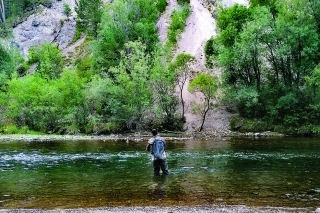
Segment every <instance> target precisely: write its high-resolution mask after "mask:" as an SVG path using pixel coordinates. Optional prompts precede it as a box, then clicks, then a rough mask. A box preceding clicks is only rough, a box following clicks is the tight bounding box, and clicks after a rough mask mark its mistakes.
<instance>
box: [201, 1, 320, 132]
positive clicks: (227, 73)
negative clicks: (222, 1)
mask: <svg viewBox="0 0 320 213" xmlns="http://www.w3.org/2000/svg"><path fill="white" fill-rule="evenodd" d="M319 14H320V2H319V1H317V0H310V1H309V0H299V1H298V0H285V1H281V2H278V1H257V0H255V1H251V6H250V7H249V8H246V7H244V6H239V5H235V6H233V7H231V8H222V9H220V11H219V14H218V19H217V25H218V27H219V30H220V32H219V35H218V36H217V37H216V38H214V39H211V40H210V43H208V44H207V47H206V54H207V57H208V58H210V59H209V60H207V63H208V64H209V65H212V64H214V62H215V61H218V65H220V66H222V67H223V76H224V83H225V86H226V87H227V88H228V91H229V93H228V95H229V98H230V100H232V102H234V101H235V103H236V107H237V111H238V112H239V113H240V115H241V116H243V117H245V118H250V119H259V120H261V121H263V122H265V124H266V126H270V127H271V129H273V130H282V128H286V130H289V131H291V132H297V133H301V132H303V133H308V134H309V133H319V127H318V123H317V121H318V120H319V119H320V117H319V116H320V114H319V104H318V103H319V96H318V94H319V89H320V88H319V87H318V85H317V83H316V82H317V80H316V79H317V73H318V70H319V68H318V66H319V62H320V57H319V56H320V49H319V48H320V37H319V35H320V34H319V32H320V31H319V29H320V28H319V26H320V25H319V23H320V22H319V20H320V19H319ZM277 127H278V128H277ZM299 131H300V132H299Z"/></svg>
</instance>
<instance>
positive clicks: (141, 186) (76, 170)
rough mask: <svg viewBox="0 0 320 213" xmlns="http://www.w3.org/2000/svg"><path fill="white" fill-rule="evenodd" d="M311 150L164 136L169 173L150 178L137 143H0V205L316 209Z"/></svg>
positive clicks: (288, 141) (317, 172) (317, 168)
mask: <svg viewBox="0 0 320 213" xmlns="http://www.w3.org/2000/svg"><path fill="white" fill-rule="evenodd" d="M319 151H320V143H319V140H318V139H310V138H284V139H268V140H267V139H259V140H250V139H219V140H218V139H212V140H201V141H196V140H188V141H168V144H167V154H168V164H169V170H170V175H169V176H160V177H158V176H156V177H154V176H153V173H152V165H151V162H150V156H149V154H148V153H147V152H146V151H145V142H129V143H126V142H121V141H118V142H112V141H105V142H104V141H87V142H86V141H79V142H75V141H72V142H65V141H61V142H0V173H1V175H0V207H1V208H78V207H99V206H110V205H200V204H237V205H251V206H282V207H318V206H319V204H320V201H319V199H320V178H319V177H320V155H319Z"/></svg>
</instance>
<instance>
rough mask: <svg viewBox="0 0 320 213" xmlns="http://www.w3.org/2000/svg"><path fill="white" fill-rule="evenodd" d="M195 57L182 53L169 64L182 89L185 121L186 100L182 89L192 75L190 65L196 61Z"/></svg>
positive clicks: (181, 96)
mask: <svg viewBox="0 0 320 213" xmlns="http://www.w3.org/2000/svg"><path fill="white" fill-rule="evenodd" d="M194 59H195V58H194V57H193V56H192V55H190V54H185V53H181V54H179V55H178V56H177V58H176V60H175V61H174V62H172V63H171V64H170V65H169V70H170V71H172V72H173V73H175V82H176V84H177V85H178V87H179V90H180V102H181V107H182V114H181V119H182V120H183V121H185V115H184V114H185V101H184V98H183V95H182V91H183V89H184V87H185V84H186V82H187V80H188V79H189V77H190V73H191V69H190V65H191V63H192V62H193V61H194Z"/></svg>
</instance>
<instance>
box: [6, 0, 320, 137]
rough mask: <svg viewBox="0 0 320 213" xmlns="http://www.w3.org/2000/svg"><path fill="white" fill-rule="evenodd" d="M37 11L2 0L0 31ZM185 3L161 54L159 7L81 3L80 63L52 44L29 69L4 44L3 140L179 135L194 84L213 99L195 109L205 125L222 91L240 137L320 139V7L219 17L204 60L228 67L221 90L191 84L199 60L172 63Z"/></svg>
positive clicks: (132, 0)
mask: <svg viewBox="0 0 320 213" xmlns="http://www.w3.org/2000/svg"><path fill="white" fill-rule="evenodd" d="M23 2H24V3H23ZM22 3H23V4H22ZM38 4H50V1H28V0H25V1H14V0H12V1H5V0H4V7H3V8H4V10H3V9H2V10H0V11H2V12H1V17H4V16H5V18H1V22H2V28H1V33H3V32H10V29H9V28H10V27H9V26H11V27H13V26H14V25H15V24H14V23H16V21H10V20H17V19H18V17H21V14H22V13H23V12H28V11H30V10H31V9H30V8H35V7H36V5H38ZM178 4H179V7H178V8H179V9H178V10H176V11H175V12H173V14H172V17H171V19H172V22H171V25H170V26H169V28H168V41H167V43H166V44H165V45H161V44H160V43H159V39H158V32H157V27H156V22H157V20H158V19H159V17H160V15H161V13H162V12H163V11H164V10H165V5H166V2H165V1H163V0H157V1H154V0H117V1H114V2H112V3H106V4H104V3H103V2H102V1H101V0H93V1H90V3H88V1H84V0H79V1H76V8H75V11H76V12H77V20H76V22H77V24H76V26H77V30H76V31H77V32H76V36H75V39H77V38H80V36H81V35H83V34H85V35H86V41H85V42H84V43H83V44H82V45H81V46H80V47H79V48H78V50H77V51H78V52H77V54H75V55H76V57H75V58H74V59H73V60H70V59H68V58H65V57H64V56H63V55H62V52H61V51H60V50H59V48H57V46H56V45H54V44H42V45H40V46H36V47H33V48H31V49H30V50H29V54H28V57H27V58H26V59H23V58H22V57H21V56H20V55H19V51H18V50H16V48H15V47H14V45H12V44H10V42H8V40H6V41H1V43H0V87H1V90H0V132H2V133H28V132H30V131H38V132H43V133H58V134H74V133H85V134H92V133H94V134H102V133H114V132H123V131H128V130H145V129H148V128H150V127H152V126H153V127H156V128H159V129H163V130H170V131H181V130H183V124H184V122H185V117H184V110H182V112H181V110H178V109H179V108H182V109H184V101H183V97H182V95H181V96H179V95H178V96H177V95H176V87H177V86H182V87H183V86H184V83H183V80H185V79H186V78H190V77H191V78H194V81H193V82H194V83H193V84H194V85H193V86H192V85H191V87H190V88H189V89H190V91H195V90H197V91H201V92H202V93H203V94H204V95H206V94H207V95H208V98H207V99H205V101H204V106H203V107H201V106H198V109H199V110H198V112H200V113H201V115H202V117H203V121H204V119H205V118H206V114H207V110H208V109H209V108H212V102H211V100H213V99H215V98H216V97H215V92H216V91H217V90H223V91H224V92H223V94H224V97H223V100H220V101H219V102H220V103H222V104H225V105H227V106H228V109H229V110H231V111H233V112H236V113H238V116H237V117H234V118H232V119H231V129H233V130H241V131H266V130H270V131H278V132H284V133H298V134H319V133H320V126H319V125H318V123H317V121H318V120H319V119H320V105H319V102H320V87H319V76H320V68H319V62H320V55H319V54H320V51H319V50H320V37H319V35H320V34H319V33H320V18H319V16H318V14H320V3H318V1H316V0H311V1H310V0H309V1H307V0H303V1H297V0H285V1H281V3H280V2H278V1H267V2H266V1H259V0H251V1H250V7H245V6H240V5H235V6H233V7H230V8H219V9H218V12H217V15H216V16H217V27H218V28H219V33H218V36H216V37H214V38H212V39H210V40H209V41H208V42H207V45H206V48H205V53H206V62H207V66H208V67H211V68H215V67H220V68H222V70H223V74H222V77H223V78H222V85H220V84H219V85H218V84H217V83H216V82H217V79H216V78H215V77H212V75H213V74H212V73H210V72H207V73H206V74H200V75H199V76H198V77H197V76H194V75H193V76H191V74H190V73H191V72H190V70H188V69H189V67H188V66H187V63H190V62H191V61H192V56H190V55H187V54H181V55H180V56H178V57H176V58H175V60H173V54H172V53H173V51H174V47H175V45H176V42H177V40H178V39H179V34H180V33H181V31H183V29H184V26H185V20H186V18H187V17H188V15H189V14H190V12H191V10H190V5H189V4H190V2H189V1H187V0H185V1H182V0H181V1H178ZM64 6H65V8H68V5H64ZM1 8H2V7H1ZM14 8H16V9H14ZM69 12H70V11H69ZM215 14H216V13H215ZM4 23H11V24H7V25H5V24H4ZM180 59H181V61H182V62H183V61H184V60H182V59H187V60H185V61H184V62H183V63H182V64H179V63H178V62H179V60H180ZM191 80H192V79H191ZM208 80H210V82H208ZM191 82H192V81H191ZM212 85H213V86H212ZM211 86H212V87H211ZM218 87H219V88H218ZM181 94H182V92H181ZM202 124H203V123H202ZM202 127H203V125H202V126H201V129H202Z"/></svg>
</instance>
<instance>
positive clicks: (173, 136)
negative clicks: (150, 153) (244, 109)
mask: <svg viewBox="0 0 320 213" xmlns="http://www.w3.org/2000/svg"><path fill="white" fill-rule="evenodd" d="M161 136H162V137H164V138H165V139H166V140H189V139H210V138H222V137H253V138H270V137H284V136H285V135H283V134H279V133H274V132H247V133H240V132H232V131H223V132H217V131H204V132H169V133H168V132H164V133H161ZM149 137H151V134H150V133H147V132H136V133H130V134H110V135H30V134H3V135H1V134H0V142H1V141H40V142H41V141H64V140H65V141H88V140H102V141H108V140H109V141H110V140H113V141H117V140H126V141H144V140H147V139H148V138H149Z"/></svg>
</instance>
